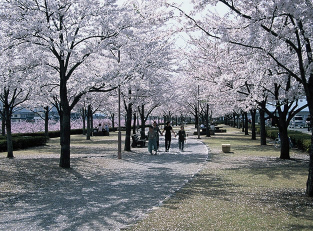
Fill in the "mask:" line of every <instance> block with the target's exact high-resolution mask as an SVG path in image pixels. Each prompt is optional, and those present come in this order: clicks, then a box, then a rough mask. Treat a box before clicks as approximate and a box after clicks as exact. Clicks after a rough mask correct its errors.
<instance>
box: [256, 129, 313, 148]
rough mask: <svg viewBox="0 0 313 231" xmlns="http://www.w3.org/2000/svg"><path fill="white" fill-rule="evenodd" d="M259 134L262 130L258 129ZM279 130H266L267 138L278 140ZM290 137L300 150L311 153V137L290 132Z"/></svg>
mask: <svg viewBox="0 0 313 231" xmlns="http://www.w3.org/2000/svg"><path fill="white" fill-rule="evenodd" d="M257 132H258V133H260V128H257ZM278 133H279V131H278V128H269V127H267V128H266V136H267V137H269V138H271V139H276V138H277V137H278ZM288 135H289V137H290V139H291V141H292V143H293V144H294V146H296V147H297V148H298V149H300V150H302V151H305V152H309V151H310V148H311V135H309V134H305V133H302V132H299V131H294V130H288Z"/></svg>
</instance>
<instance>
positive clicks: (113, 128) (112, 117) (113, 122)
mask: <svg viewBox="0 0 313 231" xmlns="http://www.w3.org/2000/svg"><path fill="white" fill-rule="evenodd" d="M114 117H115V116H114V113H112V114H111V119H112V130H113V131H115V125H114V124H115V121H114Z"/></svg>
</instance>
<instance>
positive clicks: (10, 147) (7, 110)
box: [4, 105, 14, 158]
mask: <svg viewBox="0 0 313 231" xmlns="http://www.w3.org/2000/svg"><path fill="white" fill-rule="evenodd" d="M4 110H5V126H6V131H7V151H8V154H7V158H14V156H13V141H12V130H11V113H10V108H9V107H8V106H6V105H5V108H4Z"/></svg>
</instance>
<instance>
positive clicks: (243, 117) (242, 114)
mask: <svg viewBox="0 0 313 231" xmlns="http://www.w3.org/2000/svg"><path fill="white" fill-rule="evenodd" d="M241 126H242V128H241V131H242V132H245V128H246V127H245V113H241Z"/></svg>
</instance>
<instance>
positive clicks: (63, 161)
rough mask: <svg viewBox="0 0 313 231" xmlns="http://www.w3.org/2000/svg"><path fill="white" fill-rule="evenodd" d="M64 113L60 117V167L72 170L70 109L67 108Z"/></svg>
mask: <svg viewBox="0 0 313 231" xmlns="http://www.w3.org/2000/svg"><path fill="white" fill-rule="evenodd" d="M65 109H66V110H64V109H63V113H61V115H60V124H61V129H60V135H61V137H60V139H61V157H60V167H62V168H70V167H71V160H70V155H71V151H70V142H71V112H70V110H69V107H65Z"/></svg>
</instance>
